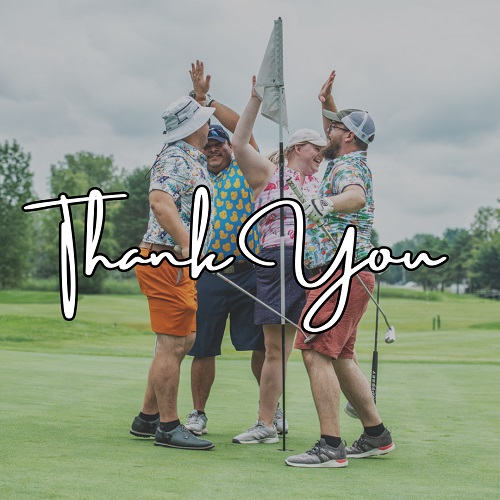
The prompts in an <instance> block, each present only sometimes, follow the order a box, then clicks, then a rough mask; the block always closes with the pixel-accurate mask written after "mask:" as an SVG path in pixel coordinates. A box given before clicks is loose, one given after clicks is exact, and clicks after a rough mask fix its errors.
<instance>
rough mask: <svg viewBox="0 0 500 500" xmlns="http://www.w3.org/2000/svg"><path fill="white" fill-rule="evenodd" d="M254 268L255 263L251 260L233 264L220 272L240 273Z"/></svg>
mask: <svg viewBox="0 0 500 500" xmlns="http://www.w3.org/2000/svg"><path fill="white" fill-rule="evenodd" d="M253 268H254V265H253V264H252V263H251V262H240V263H239V264H233V265H232V266H229V267H226V269H223V270H222V271H219V272H221V273H223V274H238V273H242V272H243V271H248V270H250V269H253Z"/></svg>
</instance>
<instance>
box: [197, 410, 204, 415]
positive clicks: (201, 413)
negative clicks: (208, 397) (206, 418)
mask: <svg viewBox="0 0 500 500" xmlns="http://www.w3.org/2000/svg"><path fill="white" fill-rule="evenodd" d="M196 411H197V412H198V415H205V412H204V411H201V410H196Z"/></svg>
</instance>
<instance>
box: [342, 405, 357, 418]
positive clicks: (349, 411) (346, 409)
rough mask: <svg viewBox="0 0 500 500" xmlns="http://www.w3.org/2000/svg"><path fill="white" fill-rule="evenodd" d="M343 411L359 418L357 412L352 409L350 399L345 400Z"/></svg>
mask: <svg viewBox="0 0 500 500" xmlns="http://www.w3.org/2000/svg"><path fill="white" fill-rule="evenodd" d="M344 412H345V413H346V414H347V415H349V416H350V417H351V418H357V419H359V415H358V412H357V411H356V410H355V409H354V406H352V404H351V403H350V401H347V403H346V404H345V406H344Z"/></svg>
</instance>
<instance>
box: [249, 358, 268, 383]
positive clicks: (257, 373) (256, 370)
mask: <svg viewBox="0 0 500 500" xmlns="http://www.w3.org/2000/svg"><path fill="white" fill-rule="evenodd" d="M265 359H266V351H253V352H252V361H251V366H252V373H253V376H254V377H255V380H257V383H258V384H259V385H260V377H261V374H262V367H263V366H264V361H265Z"/></svg>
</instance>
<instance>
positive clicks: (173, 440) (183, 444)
mask: <svg viewBox="0 0 500 500" xmlns="http://www.w3.org/2000/svg"><path fill="white" fill-rule="evenodd" d="M154 445H155V446H166V447H167V448H181V449H183V450H211V449H212V448H213V447H214V444H213V443H212V442H211V441H207V440H206V439H200V438H197V437H196V436H194V435H193V434H191V432H189V431H188V430H187V429H186V428H185V427H184V426H183V425H182V424H180V425H178V426H177V427H176V428H175V429H174V430H173V431H168V432H167V431H164V430H162V429H161V427H160V426H158V429H156V434H155V442H154Z"/></svg>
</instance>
